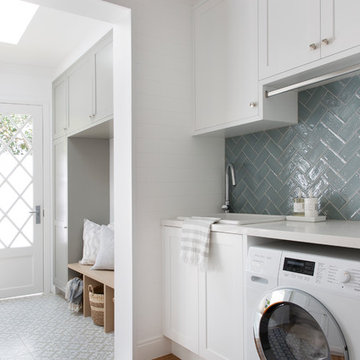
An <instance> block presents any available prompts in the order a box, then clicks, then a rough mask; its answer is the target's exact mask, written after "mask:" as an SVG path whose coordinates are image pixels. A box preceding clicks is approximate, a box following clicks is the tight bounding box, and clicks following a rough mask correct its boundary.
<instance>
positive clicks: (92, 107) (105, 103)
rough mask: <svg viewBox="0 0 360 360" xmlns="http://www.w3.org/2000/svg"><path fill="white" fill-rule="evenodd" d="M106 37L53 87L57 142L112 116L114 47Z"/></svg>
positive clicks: (110, 37)
mask: <svg viewBox="0 0 360 360" xmlns="http://www.w3.org/2000/svg"><path fill="white" fill-rule="evenodd" d="M110 35H111V34H109V35H106V36H105V37H104V38H103V39H101V40H100V41H99V42H98V43H97V44H96V45H95V46H94V47H93V48H91V49H90V50H89V51H88V52H87V53H86V54H85V55H83V56H82V57H81V58H80V59H79V60H78V61H77V62H76V63H75V64H74V65H72V66H71V67H70V68H69V69H68V70H67V71H66V72H65V73H64V74H62V75H61V76H60V77H59V78H58V79H57V80H56V81H54V83H53V109H54V111H53V121H54V126H53V127H54V138H57V137H61V136H64V135H73V134H74V133H77V132H79V131H82V130H85V129H87V128H89V127H91V126H93V125H94V124H98V123H100V122H103V121H106V120H111V118H112V116H113V44H112V36H110Z"/></svg>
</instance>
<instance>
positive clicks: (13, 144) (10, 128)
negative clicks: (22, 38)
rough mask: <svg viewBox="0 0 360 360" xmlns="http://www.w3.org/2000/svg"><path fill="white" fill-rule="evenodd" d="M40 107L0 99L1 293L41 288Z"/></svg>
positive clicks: (34, 290) (19, 294)
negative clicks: (8, 102)
mask: <svg viewBox="0 0 360 360" xmlns="http://www.w3.org/2000/svg"><path fill="white" fill-rule="evenodd" d="M42 122H43V119H42V107H41V106H35V105H19V104H4V103H0V298H5V297H11V296H21V295H27V294H34V293H39V292H42V291H43V216H42V215H43V214H42V211H43V210H42V203H43V184H42V183H43V181H42V173H43V170H42V167H43V151H42V142H43V141H42Z"/></svg>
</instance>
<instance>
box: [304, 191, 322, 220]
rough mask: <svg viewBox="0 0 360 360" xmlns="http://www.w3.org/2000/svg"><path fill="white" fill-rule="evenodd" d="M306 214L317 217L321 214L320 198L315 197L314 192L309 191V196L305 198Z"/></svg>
mask: <svg viewBox="0 0 360 360" xmlns="http://www.w3.org/2000/svg"><path fill="white" fill-rule="evenodd" d="M305 216H306V217H317V216H319V209H318V198H316V197H313V193H312V191H311V190H310V191H309V197H308V198H306V199H305Z"/></svg>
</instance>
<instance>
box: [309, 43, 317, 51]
mask: <svg viewBox="0 0 360 360" xmlns="http://www.w3.org/2000/svg"><path fill="white" fill-rule="evenodd" d="M309 48H310V49H311V50H316V49H317V45H316V44H315V43H312V44H310V45H309Z"/></svg>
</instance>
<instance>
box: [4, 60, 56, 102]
mask: <svg viewBox="0 0 360 360" xmlns="http://www.w3.org/2000/svg"><path fill="white" fill-rule="evenodd" d="M52 73H53V69H48V68H41V67H36V66H23V65H12V64H6V63H0V99H1V100H2V101H3V100H13V101H14V100H15V101H24V100H27V101H30V102H33V103H40V104H42V103H44V102H47V104H48V105H50V100H51V77H52Z"/></svg>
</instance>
